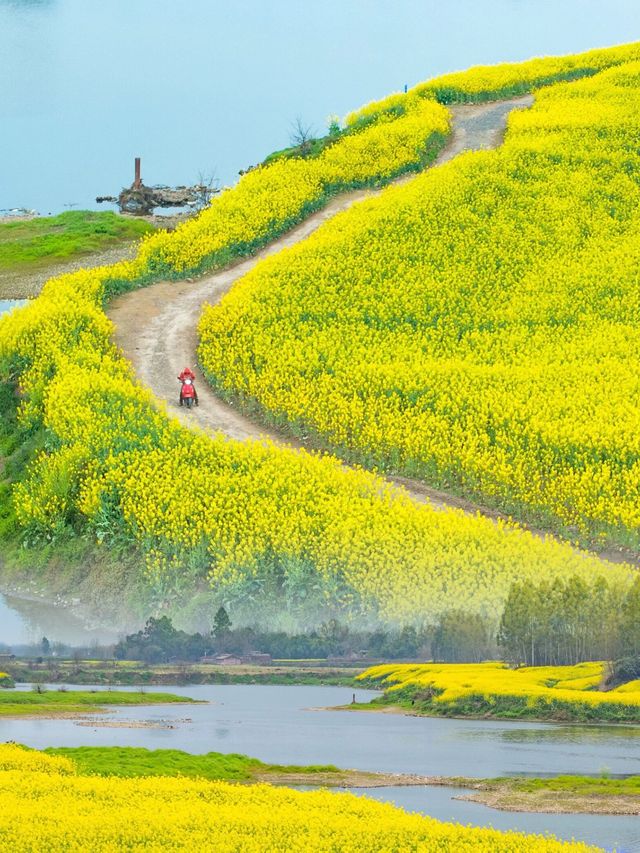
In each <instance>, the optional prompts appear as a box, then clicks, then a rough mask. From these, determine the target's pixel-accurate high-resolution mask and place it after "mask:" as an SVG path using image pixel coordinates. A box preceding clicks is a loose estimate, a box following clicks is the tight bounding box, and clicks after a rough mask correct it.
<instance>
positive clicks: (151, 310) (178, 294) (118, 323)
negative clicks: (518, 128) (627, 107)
mask: <svg viewBox="0 0 640 853" xmlns="http://www.w3.org/2000/svg"><path fill="white" fill-rule="evenodd" d="M532 103H533V96H531V95H525V96H523V97H519V98H512V99H509V100H505V101H493V102H490V103H486V104H477V105H475V104H474V105H461V106H454V107H452V108H451V114H452V133H451V136H450V138H449V140H448V142H447V144H446V145H445V147H444V148H443V150H442V151H441V152H440V154H439V156H438V157H437V159H436V160H435V162H434V163H433V164H432V166H431V167H430V168H433V167H434V166H439V165H441V164H442V163H446V162H447V161H449V160H451V159H452V158H453V157H455V156H456V155H457V154H459V153H461V152H462V151H477V150H481V149H491V148H496V147H498V146H499V145H500V144H501V142H502V139H503V136H504V131H505V128H506V122H507V117H508V115H509V113H511V112H512V111H513V110H514V109H523V108H525V107H529V106H531V104H532ZM414 177H415V174H410V175H403V176H402V177H401V178H398V179H397V180H396V181H393V182H392V184H396V185H397V184H400V183H404V182H407V181H409V180H411V179H412V178H414ZM387 186H389V185H387ZM383 191H384V188H383V189H380V190H357V191H354V192H347V193H343V194H341V195H338V196H336V197H335V198H334V199H332V200H331V201H330V202H329V204H327V205H326V206H325V207H324V208H322V209H321V210H319V211H317V212H316V213H314V214H312V215H311V216H309V217H308V218H307V219H305V220H304V221H303V222H302V223H300V224H299V225H297V226H296V227H295V228H293V229H292V230H290V231H288V232H287V233H286V234H284V235H283V236H281V237H279V238H278V239H277V240H274V241H273V242H272V243H270V244H269V245H268V246H266V247H265V248H264V249H262V250H261V251H259V252H257V253H256V254H255V255H251V256H250V257H248V258H246V259H244V260H242V261H240V262H238V263H236V264H234V265H232V266H229V267H226V268H224V269H222V270H217V271H215V272H213V273H209V274H207V275H205V276H203V277H202V278H199V279H197V280H194V279H185V280H183V281H179V282H175V281H160V282H158V283H157V284H153V285H150V286H148V287H145V288H141V289H139V290H134V291H131V292H129V293H126V294H124V295H122V296H120V297H118V298H116V299H114V300H113V301H112V302H111V303H110V304H109V306H108V308H107V314H108V316H109V317H110V318H111V320H112V321H113V323H114V325H115V343H116V345H117V346H118V347H119V348H120V349H121V351H122V353H123V354H124V356H125V357H126V358H127V359H128V360H129V361H130V362H131V363H132V364H133V367H134V369H135V372H136V375H137V376H138V378H139V379H140V381H141V382H142V383H144V384H145V385H146V386H148V387H149V388H150V389H151V391H152V392H153V394H154V395H155V396H156V397H157V398H158V399H160V400H163V401H164V402H165V404H166V406H167V409H168V412H169V414H171V415H172V416H175V417H176V418H178V419H179V420H180V421H181V422H182V423H183V424H184V425H185V426H187V427H189V428H191V429H202V430H204V431H205V432H208V433H223V434H224V435H226V436H228V437H229V438H231V439H234V440H238V441H245V440H247V439H268V440H270V441H272V442H273V443H274V444H277V445H280V446H287V447H292V448H298V449H300V448H304V449H311V448H310V447H309V446H308V445H306V444H305V442H303V441H301V440H296V439H295V438H294V437H293V436H291V435H290V434H288V433H285V431H280V430H277V429H274V428H270V427H268V426H266V425H265V424H264V423H260V422H259V421H256V420H253V419H252V418H251V417H249V416H247V415H245V414H244V413H243V412H242V411H241V410H240V409H239V407H238V406H236V405H234V404H233V403H232V402H225V401H224V400H223V399H221V398H220V397H218V396H217V395H216V394H215V393H214V390H213V389H212V387H211V386H210V385H209V383H208V382H207V380H206V379H205V377H204V376H203V374H202V372H201V371H200V370H199V368H198V367H197V366H196V350H197V346H198V338H197V326H198V321H199V319H200V315H201V313H202V310H203V308H204V306H205V305H206V304H209V305H215V304H216V303H218V302H219V301H220V300H221V299H222V297H223V296H224V294H225V293H227V291H228V290H229V289H230V288H231V287H232V286H233V284H234V283H235V282H236V281H237V280H238V279H239V278H241V277H242V276H244V275H246V274H247V273H248V272H249V271H250V270H252V269H253V268H254V267H255V266H256V264H258V263H259V262H260V261H261V260H263V259H264V258H266V257H269V256H270V255H273V254H275V253H277V252H280V251H281V250H282V249H286V248H289V247H290V246H294V245H295V244H296V243H299V242H300V241H302V240H304V239H305V238H306V237H308V236H309V235H310V234H312V233H313V232H314V231H315V230H316V229H318V228H319V227H320V226H321V225H322V224H323V223H324V222H326V221H327V220H328V219H330V218H332V217H333V216H335V215H336V214H337V213H340V212H341V211H343V210H347V209H348V208H350V207H351V206H352V205H354V204H356V203H357V202H359V201H361V200H363V199H368V198H373V197H374V196H376V195H379V194H380V193H381V192H383ZM187 364H188V365H190V366H192V367H193V368H194V369H195V370H196V375H197V387H198V395H199V398H200V406H199V407H198V408H197V409H192V410H188V411H185V410H183V409H181V408H180V406H179V405H178V402H177V397H178V382H177V380H176V376H177V374H178V373H179V372H180V370H182V368H183V367H184V366H185V365H187ZM384 479H385V480H386V481H387V482H389V483H392V484H394V485H395V486H397V487H399V488H401V489H402V490H404V491H405V492H407V493H408V494H409V495H410V497H412V498H413V499H414V500H416V501H419V502H425V501H428V502H430V503H431V504H432V505H434V506H435V507H437V508H439V509H445V508H452V509H453V508H456V509H460V510H463V511H464V512H467V513H470V514H473V515H476V514H480V515H483V516H485V517H488V518H491V519H493V520H496V519H499V518H501V519H504V520H511V519H509V518H508V516H506V515H505V514H504V513H501V512H499V511H497V510H494V509H491V508H489V507H485V506H482V505H480V504H476V503H474V502H473V501H470V500H467V499H465V498H462V497H459V496H456V495H452V494H449V493H446V492H443V491H439V490H437V489H433V488H431V487H429V486H428V485H427V484H426V483H425V482H423V481H421V480H416V479H410V478H407V477H400V476H398V477H393V476H386V477H384ZM519 524H520V526H521V527H522V528H524V529H527V530H529V531H530V532H532V533H534V534H535V535H537V536H540V537H543V538H544V537H550V538H553V534H551V533H550V532H546V531H543V530H540V529H537V528H534V527H532V526H529V525H527V524H523V523H519ZM599 554H600V556H601V557H603V558H604V559H607V560H610V561H612V562H623V561H629V562H634V563H638V562H639V561H640V558H639V557H638V555H636V554H635V553H633V552H627V551H625V550H624V549H615V548H608V549H607V550H606V551H605V550H600V551H599Z"/></svg>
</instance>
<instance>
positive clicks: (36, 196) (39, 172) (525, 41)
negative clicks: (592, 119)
mask: <svg viewBox="0 0 640 853" xmlns="http://www.w3.org/2000/svg"><path fill="white" fill-rule="evenodd" d="M639 37H640V15H639V14H638V4H637V0H607V2H606V3H603V2H601V0H563V2H562V3H558V2H556V0H535V2H533V0H455V2H452V3H443V2H442V0H395V2H393V3H389V2H388V0H346V2H345V0H324V2H322V3H303V2H300V0H269V2H264V0H216V2H211V0H187V2H176V0H109V2H108V3H100V2H97V0H89V2H88V0H0V79H1V80H2V83H3V86H2V98H1V99H0V126H1V127H2V136H1V140H0V155H1V156H0V210H1V209H6V208H11V207H18V206H19V207H26V208H34V209H36V210H38V211H39V212H40V213H42V214H46V213H50V212H52V213H56V212H59V211H62V210H65V209H69V208H78V207H79V208H95V207H96V205H95V196H96V195H109V194H113V193H116V194H117V192H118V191H119V190H120V188H121V187H122V186H124V185H126V184H129V183H130V182H131V181H132V179H133V158H134V156H136V155H139V156H141V157H142V167H143V168H142V175H143V179H144V180H145V182H146V183H148V184H155V183H167V184H185V183H186V184H190V183H193V182H194V181H195V180H196V179H197V178H198V174H199V172H201V171H202V172H204V173H211V172H215V173H216V174H217V176H218V178H219V179H220V181H221V182H222V183H223V184H230V183H233V182H235V180H236V178H237V174H238V170H239V169H242V168H246V167H247V166H248V165H250V164H253V163H256V162H258V161H260V160H261V159H262V158H263V157H264V156H265V155H266V154H267V153H269V152H270V151H272V150H275V149H278V148H282V147H284V146H286V145H288V144H289V133H290V125H291V123H292V122H293V121H294V119H295V118H296V116H300V117H301V118H302V120H303V122H304V123H306V124H310V125H312V126H313V127H314V128H315V130H316V131H317V132H320V133H322V132H324V129H325V127H326V118H327V116H329V115H330V114H338V115H339V116H344V115H345V114H346V113H347V112H348V111H350V110H352V109H354V108H356V107H358V106H360V105H361V104H363V103H366V102H367V101H370V100H373V99H376V98H380V97H383V96H384V95H386V94H387V93H389V92H392V91H395V90H399V89H401V88H402V87H403V86H404V85H405V84H408V85H410V86H411V85H413V84H415V83H417V82H419V81H421V80H424V79H426V78H428V77H432V76H434V75H437V74H441V73H443V72H446V71H451V70H456V69H461V68H466V67H468V66H470V65H472V64H476V63H495V62H501V61H508V60H523V59H526V58H528V57H530V56H534V55H540V54H559V53H569V52H574V51H582V50H587V49H589V48H593V47H599V46H605V45H610V44H615V43H620V42H627V41H632V40H634V39H638V38H639Z"/></svg>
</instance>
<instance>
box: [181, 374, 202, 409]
mask: <svg viewBox="0 0 640 853" xmlns="http://www.w3.org/2000/svg"><path fill="white" fill-rule="evenodd" d="M180 405H181V406H186V407H187V409H190V408H191V407H192V406H197V405H198V394H197V393H196V389H195V385H194V384H193V379H189V378H188V377H187V378H186V379H183V380H182V387H181V388H180Z"/></svg>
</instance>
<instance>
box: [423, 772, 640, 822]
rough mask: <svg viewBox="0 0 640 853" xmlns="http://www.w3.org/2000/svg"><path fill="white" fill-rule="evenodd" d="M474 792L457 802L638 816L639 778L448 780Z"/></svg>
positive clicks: (523, 809) (524, 809)
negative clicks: (467, 801) (464, 801)
mask: <svg viewBox="0 0 640 853" xmlns="http://www.w3.org/2000/svg"><path fill="white" fill-rule="evenodd" d="M431 784H432V785H434V784H446V785H449V784H451V785H461V786H463V787H465V788H474V789H475V791H476V793H474V794H468V795H465V796H463V797H460V798H459V799H464V800H469V801H470V802H474V803H482V804H483V805H485V806H489V807H490V808H493V809H499V810H500V811H510V812H542V813H546V814H610V815H640V776H631V777H628V778H626V779H607V778H592V777H590V776H556V777H554V778H552V779H519V778H502V779H479V780H478V779H465V778H462V779H450V780H443V781H442V782H441V783H439V782H437V781H432V782H431Z"/></svg>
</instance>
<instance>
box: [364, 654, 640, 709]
mask: <svg viewBox="0 0 640 853" xmlns="http://www.w3.org/2000/svg"><path fill="white" fill-rule="evenodd" d="M604 675H605V664H603V663H602V662H599V661H596V662H593V663H580V664H576V665H574V666H535V667H533V666H529V667H520V668H519V669H509V667H508V666H507V665H506V664H504V663H500V662H494V661H489V662H487V663H479V664H478V663H476V664H462V663H450V664H446V663H425V664H383V665H381V666H374V667H371V668H370V669H368V670H366V671H365V672H363V673H362V674H361V675H359V676H358V679H360V680H363V681H366V682H367V683H373V684H377V685H379V686H380V687H381V688H383V689H384V690H385V691H386V698H387V699H388V700H390V701H391V700H393V696H394V695H400V694H402V692H403V691H406V694H405V695H415V691H418V692H420V691H429V692H431V693H432V694H433V695H431V696H430V701H431V702H432V703H433V708H434V710H436V711H438V712H440V713H446V712H447V711H448V710H449V711H453V712H455V711H457V710H460V709H461V708H464V707H465V705H466V707H470V705H469V700H473V699H474V698H478V699H480V700H482V702H483V703H484V704H485V706H487V707H489V708H490V707H491V706H492V705H496V704H497V703H499V702H501V701H504V700H507V702H508V701H512V702H513V701H514V700H515V702H516V703H517V702H518V701H519V700H525V702H526V705H527V707H528V708H529V709H530V710H531V711H532V715H535V712H536V711H537V712H538V713H539V715H543V714H544V713H545V712H547V711H549V710H550V709H554V708H555V709H561V708H562V707H563V706H564V707H566V706H568V708H569V710H571V707H572V706H574V707H575V708H576V710H578V708H585V707H586V709H587V712H588V713H593V714H595V715H596V716H597V715H598V714H599V715H601V717H602V719H612V718H619V719H635V720H637V719H640V682H629V683H627V684H624V685H621V686H619V687H616V688H613V689H611V690H607V691H602V690H600V689H599V687H600V684H601V683H602V681H603V677H604Z"/></svg>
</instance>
